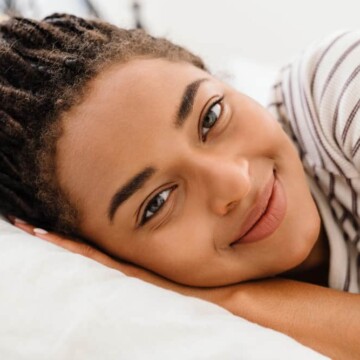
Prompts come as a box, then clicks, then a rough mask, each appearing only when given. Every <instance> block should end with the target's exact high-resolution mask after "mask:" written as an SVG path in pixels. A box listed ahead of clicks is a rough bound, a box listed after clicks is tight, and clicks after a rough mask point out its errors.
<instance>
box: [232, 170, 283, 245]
mask: <svg viewBox="0 0 360 360" xmlns="http://www.w3.org/2000/svg"><path fill="white" fill-rule="evenodd" d="M268 189H270V191H269V190H268ZM264 193H265V194H264V195H263V196H262V198H261V199H260V200H259V203H258V204H257V206H256V207H255V209H254V210H253V211H251V212H250V214H249V216H248V218H247V219H246V220H245V222H244V223H245V226H244V227H243V229H242V233H243V234H240V236H239V237H238V239H237V240H235V241H234V242H232V243H231V244H230V246H233V245H238V244H244V243H252V242H256V241H259V240H262V239H265V238H266V237H268V236H269V235H271V234H272V233H273V232H275V230H276V229H277V228H278V227H279V226H280V224H281V222H282V220H283V219H284V217H285V214H286V205H287V202H286V195H285V191H284V188H283V185H282V183H281V182H280V181H279V179H278V178H277V177H276V175H275V178H274V180H273V181H272V186H271V187H267V188H266V189H265V191H264Z"/></svg>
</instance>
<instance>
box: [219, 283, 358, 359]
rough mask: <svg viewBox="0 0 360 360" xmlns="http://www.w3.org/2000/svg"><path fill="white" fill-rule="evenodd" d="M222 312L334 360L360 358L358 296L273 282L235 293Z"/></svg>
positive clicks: (302, 284)
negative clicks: (231, 314)
mask: <svg viewBox="0 0 360 360" xmlns="http://www.w3.org/2000/svg"><path fill="white" fill-rule="evenodd" d="M226 308H227V309H228V310H230V311H231V312H232V313H233V314H235V315H238V316H241V317H244V318H246V319H248V320H250V321H253V322H256V323H258V324H260V325H263V326H266V327H270V328H272V329H274V330H277V331H280V332H282V333H285V334H287V335H289V336H291V337H293V338H294V339H296V340H297V341H299V342H301V343H302V344H304V345H306V346H309V347H311V348H313V349H314V350H316V351H318V352H320V353H322V354H324V355H326V356H329V357H331V358H332V359H355V358H360V342H359V339H358V337H359V334H360V295H357V294H356V295H355V294H350V293H344V292H340V291H336V290H333V289H329V288H325V287H320V286H317V285H312V284H308V283H303V282H298V281H293V280H285V279H279V278H274V279H270V280H263V281H257V282H250V283H246V284H242V285H241V286H240V287H239V288H238V289H236V288H234V291H233V293H232V294H231V296H230V297H229V298H228V299H227V302H226Z"/></svg>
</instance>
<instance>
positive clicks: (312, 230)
mask: <svg viewBox="0 0 360 360" xmlns="http://www.w3.org/2000/svg"><path fill="white" fill-rule="evenodd" d="M308 218H310V219H311V223H310V224H309V226H308V227H307V231H306V232H304V231H303V232H302V233H301V234H299V235H298V236H297V237H296V241H295V243H294V244H293V246H292V247H291V249H289V252H288V257H287V259H288V263H287V264H285V268H284V269H283V272H298V271H301V270H305V269H306V268H307V267H308V262H309V260H310V256H311V254H312V250H313V249H314V247H315V245H316V243H317V240H318V238H319V234H320V227H321V219H320V216H319V213H318V212H316V214H315V215H313V216H309V217H308Z"/></svg>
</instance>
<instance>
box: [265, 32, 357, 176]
mask: <svg viewBox="0 0 360 360" xmlns="http://www.w3.org/2000/svg"><path fill="white" fill-rule="evenodd" d="M274 106H275V107H276V109H272V111H273V112H274V110H275V115H276V116H277V117H278V118H279V120H280V121H281V122H282V123H283V125H284V127H287V132H289V131H290V132H292V137H293V138H295V140H296V142H297V144H298V147H299V148H300V150H301V152H302V153H303V154H302V155H303V156H306V155H308V158H309V161H310V163H311V162H312V165H315V166H321V167H323V166H324V162H325V163H326V165H327V166H326V167H327V168H328V170H330V171H332V172H334V173H342V174H346V175H347V176H350V177H353V176H358V173H359V168H360V167H358V165H359V164H360V151H358V148H359V147H360V140H359V138H360V136H359V135H360V111H358V110H359V108H360V31H341V32H337V33H334V34H332V35H330V36H328V37H326V38H325V39H323V40H321V41H319V42H315V43H313V44H312V45H310V46H309V47H308V48H307V49H306V50H305V51H304V52H303V53H302V54H301V56H299V57H298V58H296V59H295V60H294V61H292V62H291V63H290V64H289V65H288V66H286V67H284V68H283V69H282V70H281V71H280V73H279V76H278V79H277V82H276V84H275V86H274V88H273V95H272V104H271V107H274ZM357 118H358V119H357ZM356 119H357V121H356ZM357 157H359V159H358V158H357Z"/></svg>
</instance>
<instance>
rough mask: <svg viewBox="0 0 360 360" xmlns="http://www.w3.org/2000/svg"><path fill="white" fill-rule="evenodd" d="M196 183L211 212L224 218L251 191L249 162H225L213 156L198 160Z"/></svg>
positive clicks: (243, 160)
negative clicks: (201, 190)
mask: <svg viewBox="0 0 360 360" xmlns="http://www.w3.org/2000/svg"><path fill="white" fill-rule="evenodd" d="M198 161H199V163H198V164H197V165H198V166H197V169H196V172H197V176H196V178H197V181H199V182H200V184H199V188H202V189H203V190H204V191H203V192H202V194H203V196H204V197H205V201H206V203H207V205H208V207H209V209H211V211H212V212H213V213H215V214H217V215H220V216H224V215H226V214H227V213H228V212H230V211H231V210H232V209H233V208H234V207H236V206H237V205H238V204H239V203H240V202H241V200H242V199H244V197H246V195H247V194H248V193H249V191H250V189H251V178H250V173H249V160H248V159H246V158H240V159H236V160H227V159H226V160H225V159H224V158H218V157H214V156H208V157H205V158H201V159H198Z"/></svg>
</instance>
